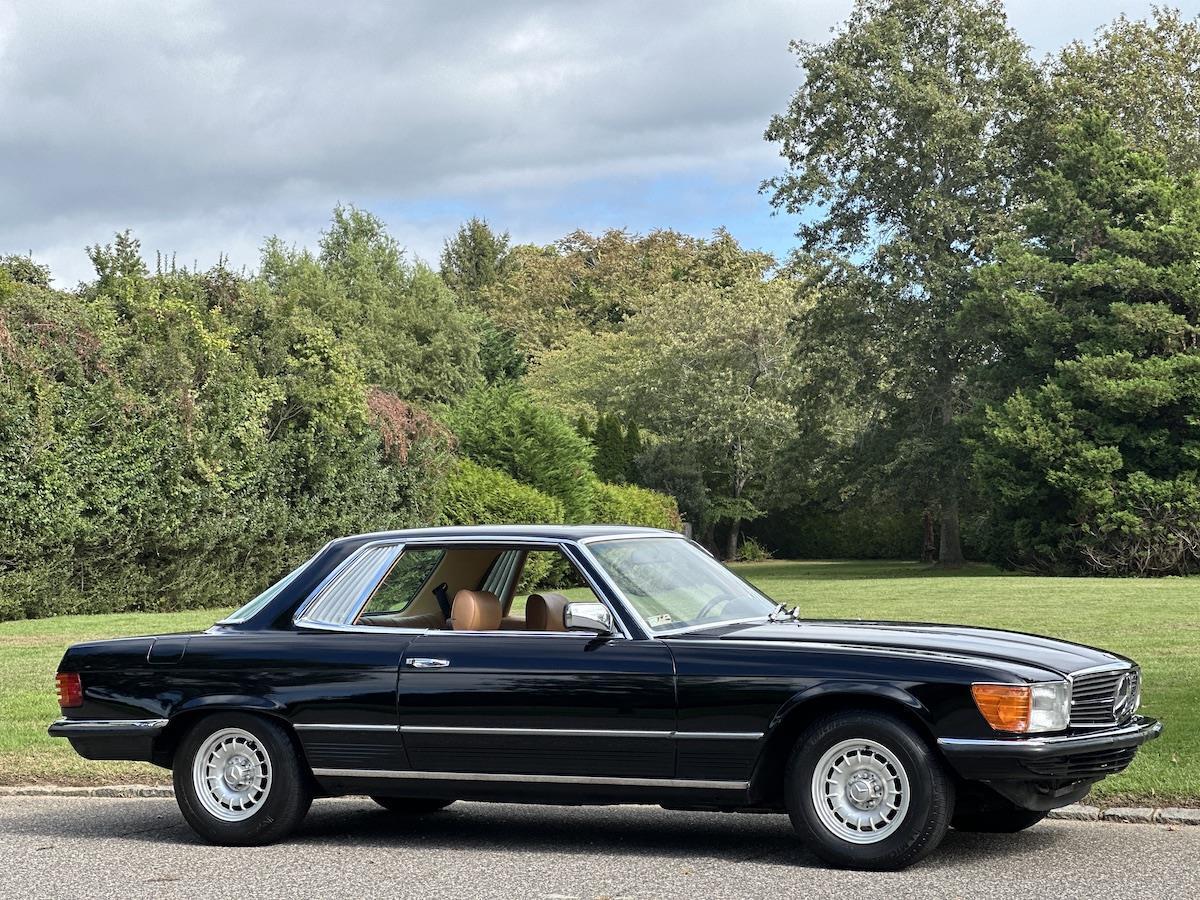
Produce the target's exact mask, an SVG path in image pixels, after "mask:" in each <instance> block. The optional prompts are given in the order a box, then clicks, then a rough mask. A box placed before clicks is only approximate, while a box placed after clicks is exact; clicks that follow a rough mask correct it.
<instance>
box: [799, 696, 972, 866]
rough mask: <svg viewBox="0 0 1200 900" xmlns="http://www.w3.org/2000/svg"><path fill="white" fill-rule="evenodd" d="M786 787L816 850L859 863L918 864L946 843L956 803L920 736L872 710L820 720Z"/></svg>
mask: <svg viewBox="0 0 1200 900" xmlns="http://www.w3.org/2000/svg"><path fill="white" fill-rule="evenodd" d="M784 789H785V793H786V799H787V807H788V812H789V814H790V815H791V819H792V825H793V827H794V828H795V829H796V831H797V833H798V834H799V835H800V836H801V837H802V838H804V839H805V840H806V841H807V842H808V844H809V845H810V846H811V847H812V849H813V852H815V853H816V854H817V855H818V856H820V857H821V858H822V859H824V860H825V861H826V862H829V863H832V864H833V865H836V866H842V867H845V868H852V869H872V870H886V869H902V868H904V867H905V866H909V865H912V864H913V863H914V862H916V861H917V860H919V859H921V858H922V857H924V856H925V855H926V854H927V853H929V852H930V851H932V850H933V849H934V848H935V847H937V845H938V844H939V843H940V842H941V840H942V838H943V837H944V836H945V834H946V829H947V828H948V827H949V824H950V816H951V812H952V810H953V806H954V788H953V785H952V783H951V781H950V779H949V777H948V776H947V775H946V773H945V770H944V769H943V767H942V764H941V761H940V760H939V759H938V758H937V756H936V755H935V754H934V753H933V751H932V750H930V748H929V746H928V745H927V744H926V743H925V742H924V741H923V740H922V739H921V738H920V736H919V735H917V734H916V733H915V732H914V731H913V730H912V729H911V728H909V727H908V726H907V725H905V724H904V723H903V722H901V721H899V720H898V719H895V718H893V717H891V716H888V715H884V714H881V713H875V712H866V711H863V712H845V713H838V714H836V715H832V716H829V717H827V718H824V719H821V720H820V721H818V722H815V723H813V725H811V726H810V727H809V728H808V730H807V731H806V732H805V733H804V734H802V735H801V736H800V739H799V741H798V742H797V744H796V749H795V750H794V751H793V753H792V757H791V759H790V760H789V762H788V767H787V777H786V782H785V788H784Z"/></svg>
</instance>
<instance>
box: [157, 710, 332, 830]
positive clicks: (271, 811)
mask: <svg viewBox="0 0 1200 900" xmlns="http://www.w3.org/2000/svg"><path fill="white" fill-rule="evenodd" d="M172 770H173V771H172V774H173V776H174V783H175V800H176V802H177V803H178V804H179V809H180V811H181V812H182V813H183V817H184V818H185V819H186V820H187V822H188V824H189V825H191V826H192V828H193V829H194V830H195V831H196V833H197V834H199V835H200V836H201V837H202V838H204V839H205V840H207V841H210V842H212V843H214V844H222V845H225V846H231V847H233V846H252V845H256V844H269V843H271V842H273V841H276V840H279V839H280V838H282V837H284V836H285V835H287V834H288V833H289V832H291V831H292V830H293V829H294V828H295V827H296V826H297V825H299V824H300V822H301V820H302V819H303V818H304V815H305V813H307V812H308V807H309V805H310V804H311V803H312V788H311V786H310V783H309V779H308V777H307V773H306V772H304V770H303V769H302V768H301V764H300V760H299V757H298V756H297V754H296V749H295V747H294V746H293V744H292V741H291V738H290V737H289V736H288V734H287V732H286V731H284V730H283V728H281V727H280V726H279V725H277V724H275V723H274V722H271V721H269V720H267V719H262V718H259V717H258V716H253V715H249V714H247V713H218V714H215V715H211V716H206V717H205V718H203V719H201V720H200V721H199V722H197V723H196V725H195V726H193V728H192V730H191V731H189V732H188V734H187V737H185V738H184V740H183V742H182V743H181V744H180V746H179V749H178V750H177V751H176V753H175V760H174V765H173V767H172Z"/></svg>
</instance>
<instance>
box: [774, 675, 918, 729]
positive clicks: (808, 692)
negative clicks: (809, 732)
mask: <svg viewBox="0 0 1200 900" xmlns="http://www.w3.org/2000/svg"><path fill="white" fill-rule="evenodd" d="M835 695H837V696H847V697H868V698H870V699H872V700H886V701H888V702H891V703H899V704H900V705H901V706H903V707H905V708H906V709H908V710H909V711H911V712H912V713H914V714H915V715H916V716H917V717H918V718H920V720H921V721H922V722H923V723H924V724H925V726H926V727H927V728H930V729H932V725H933V716H932V715H931V714H930V712H929V710H928V709H927V708H926V707H925V704H923V703H922V702H921V701H920V700H918V699H917V698H916V697H915V696H914V695H913V694H911V693H910V692H909V691H907V690H905V689H904V688H900V687H897V686H896V685H894V684H882V683H880V682H877V681H822V682H819V683H818V684H814V685H812V686H811V687H807V688H805V689H804V690H802V691H799V692H797V693H795V694H793V695H792V696H791V697H789V698H788V700H787V701H786V702H785V703H784V704H783V705H782V706H780V707H779V709H778V710H776V712H775V715H774V716H773V717H772V718H771V723H770V725H768V726H767V732H766V737H767V738H768V740H769V739H770V737H771V736H772V735H773V734H775V733H776V731H777V730H778V728H779V727H780V726H781V725H782V724H783V723H784V722H785V721H786V720H787V719H788V718H790V716H791V714H792V713H793V712H795V711H796V710H797V709H799V708H800V707H802V706H805V705H806V704H809V703H812V702H813V701H816V700H821V699H823V698H826V697H832V696H835Z"/></svg>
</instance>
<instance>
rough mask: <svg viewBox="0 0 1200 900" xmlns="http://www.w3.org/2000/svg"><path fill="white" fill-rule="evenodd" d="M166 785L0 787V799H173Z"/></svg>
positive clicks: (172, 794) (37, 785) (170, 790)
mask: <svg viewBox="0 0 1200 900" xmlns="http://www.w3.org/2000/svg"><path fill="white" fill-rule="evenodd" d="M174 796H175V791H174V789H172V788H171V786H170V785H166V784H118V785H101V786H98V787H59V786H57V785H52V784H46V785H41V784H34V785H29V786H28V787H0V797H174Z"/></svg>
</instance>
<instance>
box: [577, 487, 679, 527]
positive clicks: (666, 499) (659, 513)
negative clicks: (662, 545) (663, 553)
mask: <svg viewBox="0 0 1200 900" xmlns="http://www.w3.org/2000/svg"><path fill="white" fill-rule="evenodd" d="M591 519H592V521H593V522H596V523H598V524H603V525H643V526H645V527H647V528H666V529H668V530H670V531H679V530H681V528H682V521H681V520H680V518H679V507H678V506H677V505H676V503H675V498H674V497H672V496H670V495H669V494H661V493H659V492H658V491H652V490H650V489H649V488H643V487H636V486H634V485H629V484H609V483H607V482H604V481H597V482H595V483H594V484H593V485H592V515H591Z"/></svg>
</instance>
